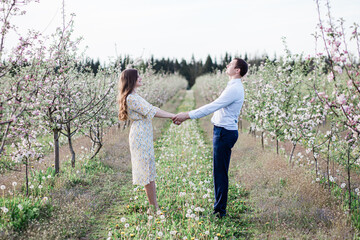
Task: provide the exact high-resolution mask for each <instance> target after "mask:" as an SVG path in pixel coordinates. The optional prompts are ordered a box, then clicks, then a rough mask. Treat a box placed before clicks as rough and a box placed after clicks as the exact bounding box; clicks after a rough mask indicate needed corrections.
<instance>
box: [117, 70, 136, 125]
mask: <svg viewBox="0 0 360 240" xmlns="http://www.w3.org/2000/svg"><path fill="white" fill-rule="evenodd" d="M137 79H138V71H137V70H136V69H126V70H124V71H122V73H121V75H120V79H119V83H118V89H119V93H118V99H117V100H118V103H119V115H118V116H119V120H120V121H126V120H127V119H128V111H127V104H126V98H127V96H128V95H129V94H130V93H131V92H132V91H133V90H134V88H135V85H136V81H137Z"/></svg>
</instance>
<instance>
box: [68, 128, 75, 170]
mask: <svg viewBox="0 0 360 240" xmlns="http://www.w3.org/2000/svg"><path fill="white" fill-rule="evenodd" d="M66 131H67V138H68V143H69V149H70V153H71V166H72V167H73V168H75V151H74V148H73V145H72V140H71V138H72V135H71V127H70V123H68V124H66Z"/></svg>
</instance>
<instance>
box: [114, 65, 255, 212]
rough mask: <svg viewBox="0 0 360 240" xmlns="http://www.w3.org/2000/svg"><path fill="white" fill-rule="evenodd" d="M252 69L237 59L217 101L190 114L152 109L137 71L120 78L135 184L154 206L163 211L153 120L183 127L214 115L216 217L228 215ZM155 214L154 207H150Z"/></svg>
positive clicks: (122, 117) (121, 109) (228, 69)
mask: <svg viewBox="0 0 360 240" xmlns="http://www.w3.org/2000/svg"><path fill="white" fill-rule="evenodd" d="M247 70H248V65H247V63H246V62H245V61H244V60H243V59H240V58H235V59H233V60H232V61H231V62H230V63H229V64H228V65H227V67H226V74H227V75H228V76H229V82H228V84H227V86H226V88H225V90H224V91H223V92H222V93H221V95H220V96H219V98H217V99H216V100H215V101H213V102H211V103H209V104H207V105H204V106H202V107H200V108H198V109H195V110H192V111H190V112H182V113H179V114H176V115H175V114H173V113H169V112H166V111H164V110H161V109H160V108H157V107H154V106H152V105H151V104H150V103H148V102H147V101H146V100H145V99H143V98H142V97H140V96H139V95H138V94H137V93H136V89H137V88H138V87H140V86H142V78H141V76H140V75H139V73H138V71H137V70H136V69H126V70H124V71H123V72H122V73H121V76H120V79H119V85H118V86H119V93H118V103H119V115H118V117H119V120H121V121H124V120H129V119H130V120H131V121H132V123H131V128H130V133H129V146H130V153H131V164H132V177H133V184H135V185H142V186H145V191H146V195H147V197H148V200H149V203H150V205H152V207H153V208H154V209H155V211H156V210H157V209H158V208H159V206H158V203H157V200H156V186H155V178H156V171H155V157H154V146H153V128H152V118H153V117H159V118H171V119H172V120H173V122H174V123H175V124H177V125H180V124H181V123H182V122H183V121H185V120H187V119H197V118H202V117H204V116H207V115H209V114H211V113H214V115H213V117H212V118H211V122H212V123H213V125H214V133H213V178H214V193H215V203H214V212H213V213H214V214H216V216H217V217H219V218H222V217H224V216H226V204H227V197H228V184H229V180H228V170H229V164H230V156H231V149H232V147H233V146H234V144H235V143H236V141H237V139H238V118H239V115H240V111H241V107H242V105H243V102H244V88H243V85H242V81H241V78H242V77H243V76H245V74H246V73H247ZM149 210H150V211H151V208H149Z"/></svg>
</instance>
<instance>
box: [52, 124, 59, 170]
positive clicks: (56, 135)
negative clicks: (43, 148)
mask: <svg viewBox="0 0 360 240" xmlns="http://www.w3.org/2000/svg"><path fill="white" fill-rule="evenodd" d="M53 131H54V150H55V151H54V152H55V154H54V158H55V173H59V172H60V159H59V136H60V135H59V132H60V131H59V129H54V130H53Z"/></svg>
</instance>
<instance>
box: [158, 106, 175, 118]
mask: <svg viewBox="0 0 360 240" xmlns="http://www.w3.org/2000/svg"><path fill="white" fill-rule="evenodd" d="M174 116H175V114H173V113H169V112H166V111H164V110H161V109H160V108H159V109H158V110H157V112H156V114H155V117H158V118H173V117H174Z"/></svg>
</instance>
